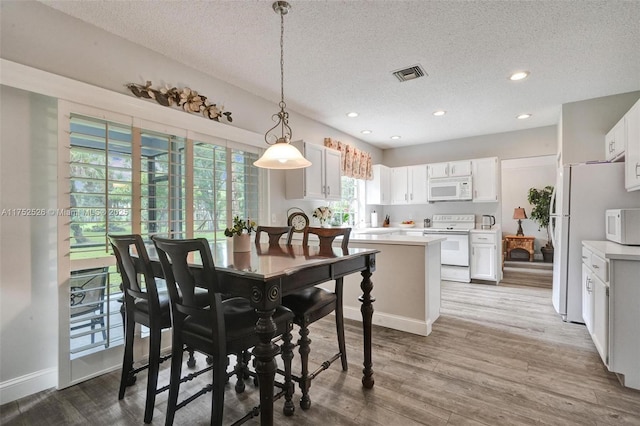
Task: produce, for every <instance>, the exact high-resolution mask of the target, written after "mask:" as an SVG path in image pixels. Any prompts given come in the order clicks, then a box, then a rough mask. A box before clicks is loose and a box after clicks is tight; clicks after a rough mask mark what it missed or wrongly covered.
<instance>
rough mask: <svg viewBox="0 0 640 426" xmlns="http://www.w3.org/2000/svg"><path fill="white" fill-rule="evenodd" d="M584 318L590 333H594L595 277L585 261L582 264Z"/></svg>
mask: <svg viewBox="0 0 640 426" xmlns="http://www.w3.org/2000/svg"><path fill="white" fill-rule="evenodd" d="M582 319H583V320H584V325H585V326H587V330H588V331H589V333H590V334H591V333H593V277H592V275H591V269H589V267H588V266H587V265H586V264H585V263H583V264H582Z"/></svg>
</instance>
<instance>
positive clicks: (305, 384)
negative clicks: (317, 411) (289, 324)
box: [298, 325, 311, 410]
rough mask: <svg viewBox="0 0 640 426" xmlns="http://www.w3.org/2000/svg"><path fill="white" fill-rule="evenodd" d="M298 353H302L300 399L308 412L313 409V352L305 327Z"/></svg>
mask: <svg viewBox="0 0 640 426" xmlns="http://www.w3.org/2000/svg"><path fill="white" fill-rule="evenodd" d="M298 346H299V349H298V352H300V363H301V364H302V374H301V375H300V383H299V385H300V390H301V391H302V398H300V408H302V409H303V410H308V409H309V407H311V398H310V397H309V388H310V387H311V381H310V380H309V353H310V352H311V339H309V328H307V326H306V325H305V326H304V327H300V340H298Z"/></svg>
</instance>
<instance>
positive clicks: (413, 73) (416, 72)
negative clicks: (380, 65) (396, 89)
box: [393, 65, 427, 82]
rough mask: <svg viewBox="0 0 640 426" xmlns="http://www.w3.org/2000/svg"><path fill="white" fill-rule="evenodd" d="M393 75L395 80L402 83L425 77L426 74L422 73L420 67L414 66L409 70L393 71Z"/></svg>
mask: <svg viewBox="0 0 640 426" xmlns="http://www.w3.org/2000/svg"><path fill="white" fill-rule="evenodd" d="M393 75H395V76H396V78H397V79H398V80H400V81H401V82H402V81H409V80H415V79H416V78H420V77H424V76H425V75H427V73H426V72H424V70H423V69H422V67H421V66H420V65H414V66H412V67H409V68H404V69H401V70H397V71H394V72H393Z"/></svg>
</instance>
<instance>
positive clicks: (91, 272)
mask: <svg viewBox="0 0 640 426" xmlns="http://www.w3.org/2000/svg"><path fill="white" fill-rule="evenodd" d="M108 271H109V268H108V267H104V268H90V269H82V270H79V271H72V272H71V277H70V279H69V286H70V296H69V303H70V321H71V327H70V331H75V330H78V329H81V328H84V327H91V330H92V333H91V343H95V336H96V334H95V332H94V330H95V329H96V327H99V330H98V331H100V332H101V333H102V339H103V340H104V341H105V347H106V345H107V341H106V340H107V331H106V327H105V322H104V304H105V303H106V300H105V298H104V295H105V290H106V287H107V273H108Z"/></svg>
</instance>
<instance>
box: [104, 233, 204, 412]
mask: <svg viewBox="0 0 640 426" xmlns="http://www.w3.org/2000/svg"><path fill="white" fill-rule="evenodd" d="M109 241H110V242H111V247H112V248H113V253H114V254H115V256H116V261H117V265H118V270H119V271H120V275H121V277H122V290H123V293H124V306H123V307H124V315H123V320H124V329H125V333H124V356H123V359H122V373H121V376H120V389H119V391H118V399H123V398H124V394H125V390H126V388H127V386H131V385H133V384H134V383H135V382H136V375H137V374H138V373H139V372H141V371H143V370H148V376H147V392H146V402H145V408H144V422H145V423H151V420H152V418H153V408H154V405H155V400H156V395H157V394H158V393H160V392H162V391H164V390H167V389H168V388H167V387H165V388H161V389H158V388H157V386H158V374H159V372H160V364H161V363H162V362H164V361H166V360H167V359H168V358H169V357H168V356H164V357H163V356H161V355H160V340H161V337H162V330H166V329H168V328H171V314H170V312H169V310H170V306H169V295H168V294H167V292H166V290H164V289H159V288H158V285H157V283H156V278H155V276H154V272H153V269H152V266H151V262H150V260H149V255H148V253H147V250H146V248H145V245H144V242H143V241H142V237H141V236H140V235H109ZM132 252H133V253H135V256H132ZM206 296H207V294H206V293H205V292H199V294H198V296H197V303H198V304H199V305H202V306H206V305H207V304H208V298H207V297H206ZM136 323H138V324H142V325H144V326H145V327H147V328H148V329H149V361H148V362H147V363H145V364H143V365H142V366H141V367H138V368H134V367H133V344H134V331H135V325H136ZM188 351H189V354H190V356H189V362H188V365H189V366H190V367H194V366H195V358H194V357H193V350H190V349H189V350H188Z"/></svg>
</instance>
